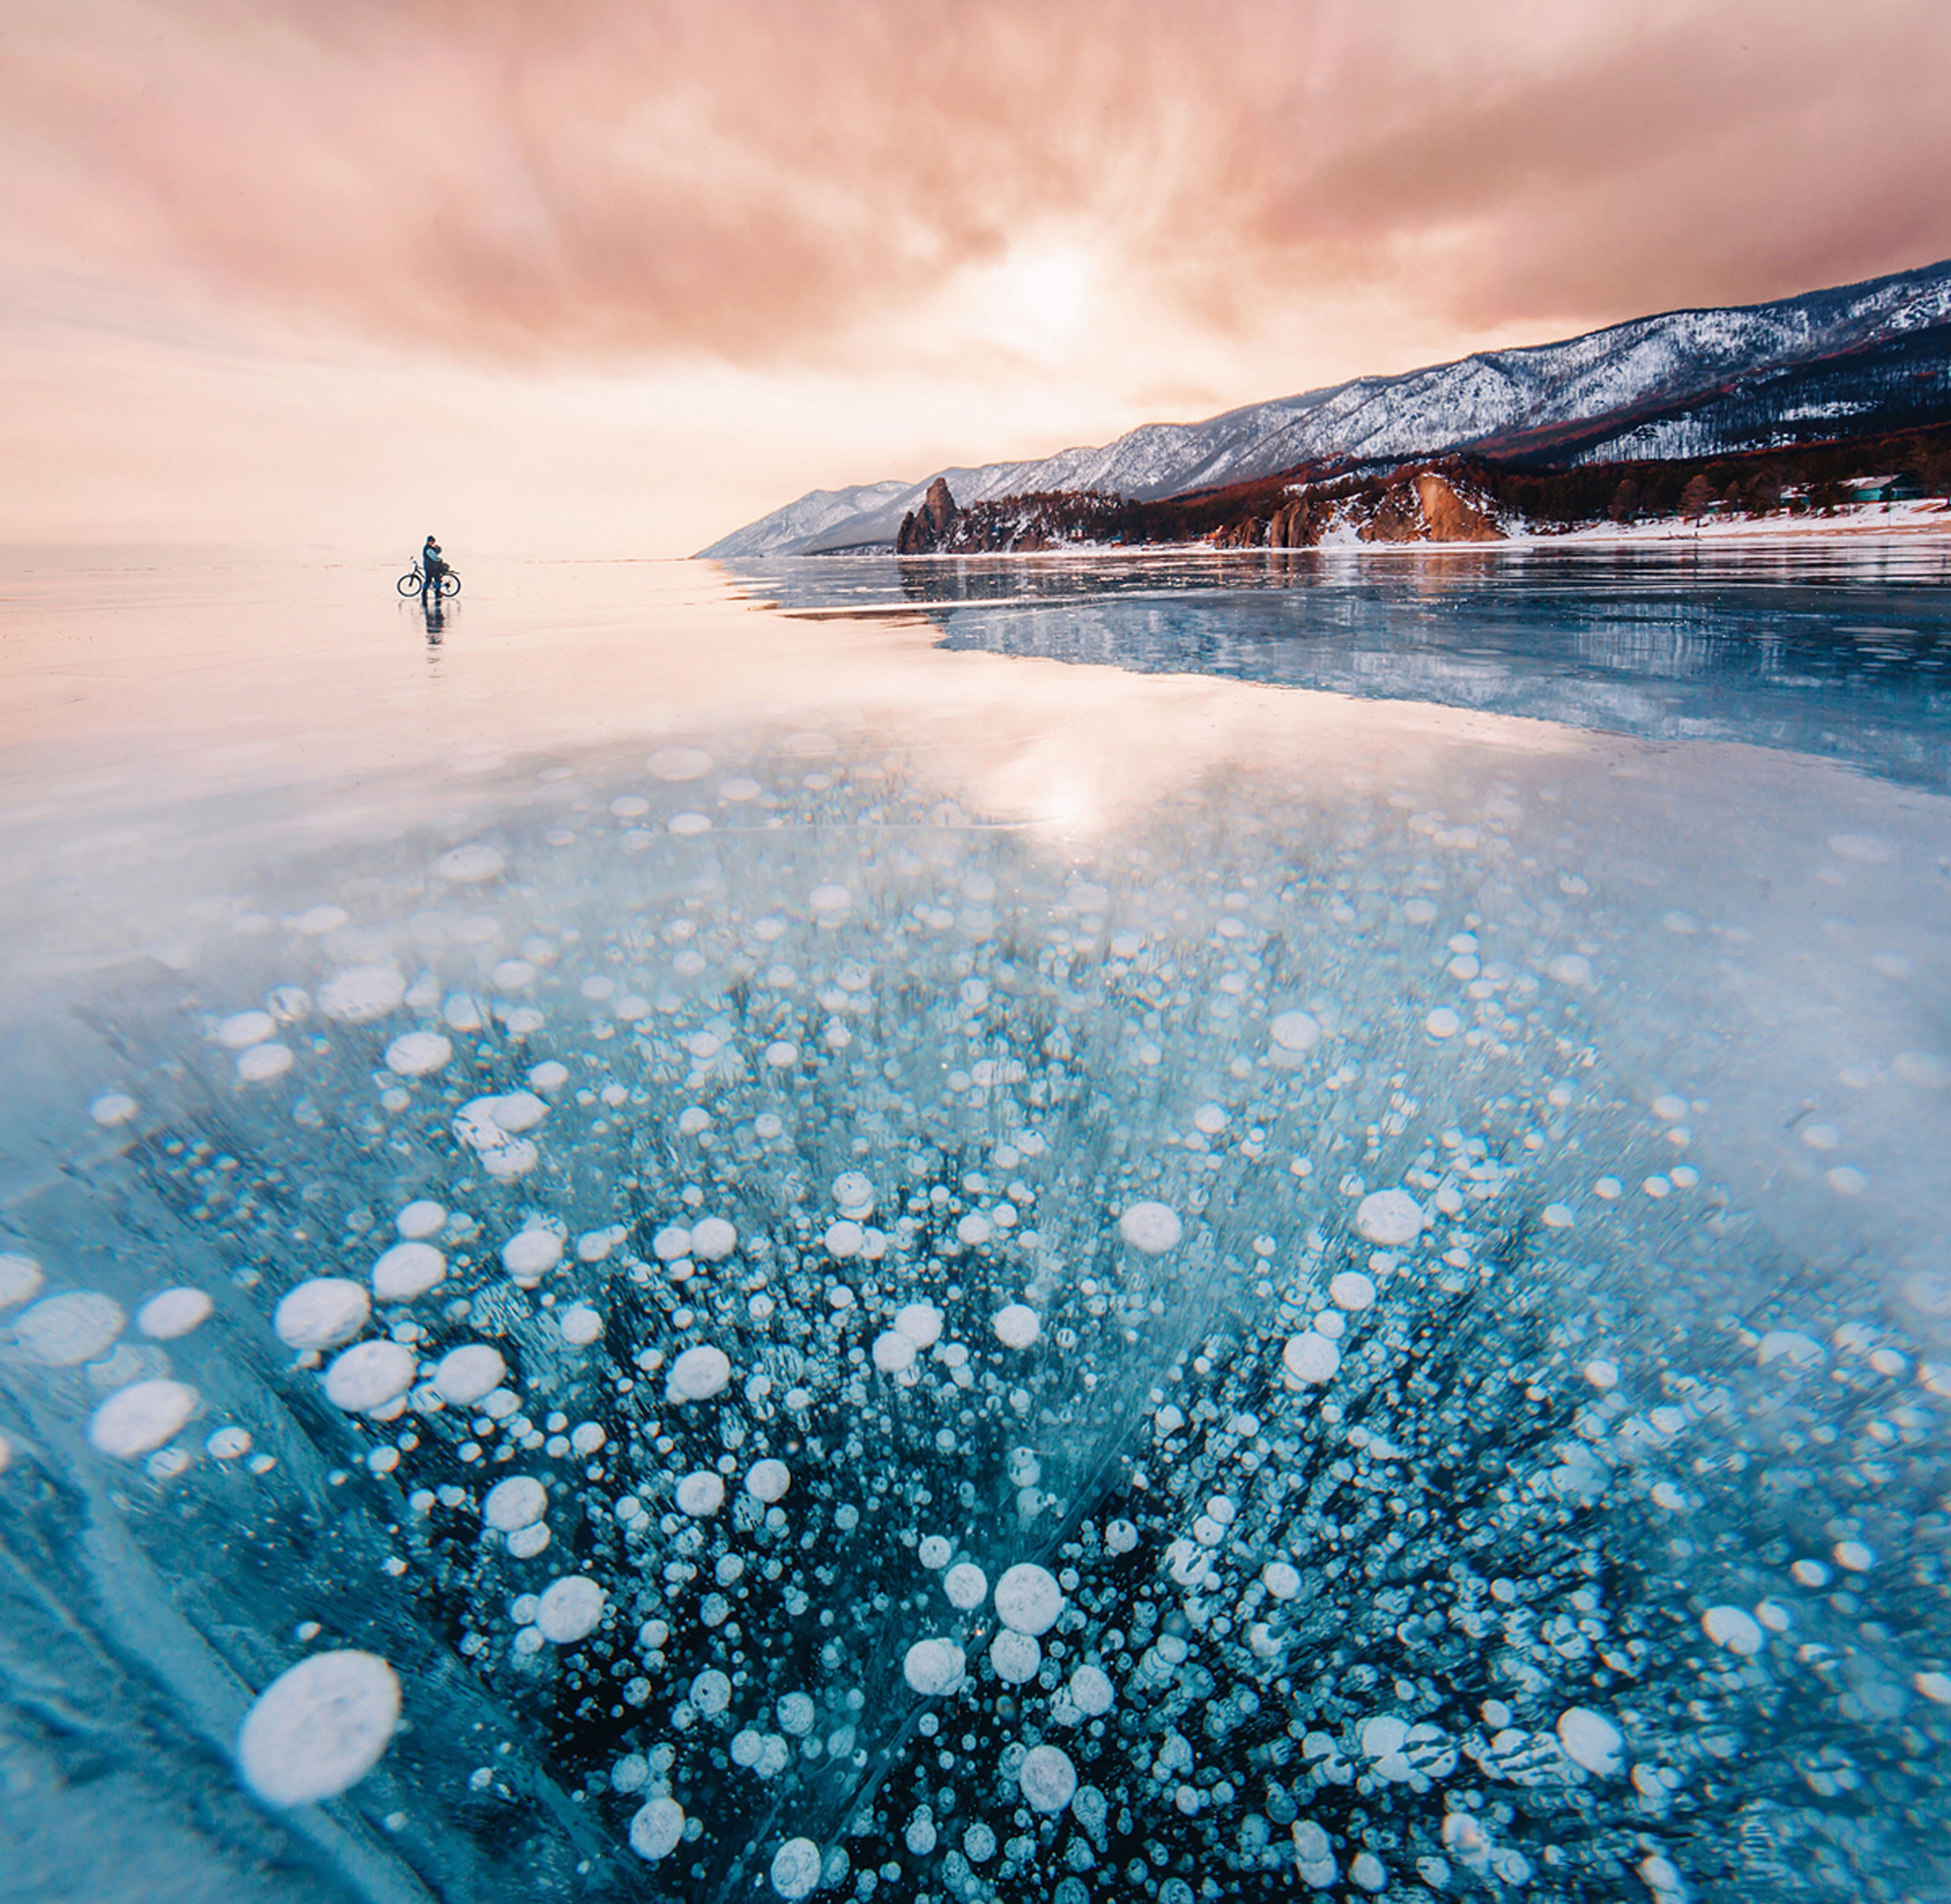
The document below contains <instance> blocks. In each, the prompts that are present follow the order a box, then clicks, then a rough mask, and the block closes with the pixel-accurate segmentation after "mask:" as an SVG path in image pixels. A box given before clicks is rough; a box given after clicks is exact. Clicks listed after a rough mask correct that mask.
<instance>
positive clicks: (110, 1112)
mask: <svg viewBox="0 0 1951 1904" xmlns="http://www.w3.org/2000/svg"><path fill="white" fill-rule="evenodd" d="M88 1114H89V1116H90V1117H92V1118H93V1119H95V1122H96V1123H98V1124H99V1125H101V1128H103V1129H104V1130H105V1131H108V1130H113V1129H114V1128H115V1126H116V1125H118V1124H126V1123H127V1122H129V1121H130V1119H131V1118H133V1116H135V1115H136V1100H135V1099H134V1098H133V1097H129V1096H127V1095H126V1094H125V1093H123V1092H122V1091H105V1092H104V1093H103V1094H102V1095H101V1097H98V1098H96V1099H95V1102H94V1103H92V1104H90V1105H89V1107H88Z"/></svg>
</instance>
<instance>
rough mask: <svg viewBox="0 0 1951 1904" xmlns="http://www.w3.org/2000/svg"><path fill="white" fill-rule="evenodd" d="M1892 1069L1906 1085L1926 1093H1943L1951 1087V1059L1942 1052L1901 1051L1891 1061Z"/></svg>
mask: <svg viewBox="0 0 1951 1904" xmlns="http://www.w3.org/2000/svg"><path fill="white" fill-rule="evenodd" d="M1890 1069H1892V1070H1893V1071H1894V1072H1896V1075H1898V1076H1899V1078H1902V1079H1903V1081H1904V1082H1905V1083H1906V1084H1907V1085H1920V1086H1921V1087H1922V1088H1924V1090H1926V1091H1942V1090H1943V1088H1945V1086H1946V1085H1951V1057H1945V1055H1944V1054H1943V1053H1942V1052H1940V1051H1899V1053H1897V1054H1896V1057H1893V1059H1891V1060H1890Z"/></svg>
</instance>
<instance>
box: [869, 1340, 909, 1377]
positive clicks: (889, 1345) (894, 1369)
mask: <svg viewBox="0 0 1951 1904" xmlns="http://www.w3.org/2000/svg"><path fill="white" fill-rule="evenodd" d="M915 1353H916V1350H915V1345H914V1341H913V1337H910V1336H906V1335H904V1334H902V1333H901V1331H900V1330H899V1329H883V1330H882V1331H881V1333H880V1334H879V1335H877V1336H876V1337H875V1338H874V1350H873V1354H874V1366H875V1367H876V1369H879V1370H880V1372H882V1375H899V1374H900V1373H901V1372H902V1370H903V1369H912V1368H913V1366H914V1360H915Z"/></svg>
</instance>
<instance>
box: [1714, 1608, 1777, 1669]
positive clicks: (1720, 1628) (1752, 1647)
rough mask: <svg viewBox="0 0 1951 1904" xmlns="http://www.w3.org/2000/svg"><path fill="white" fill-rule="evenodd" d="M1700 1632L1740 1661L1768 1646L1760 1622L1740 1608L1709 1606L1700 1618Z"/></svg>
mask: <svg viewBox="0 0 1951 1904" xmlns="http://www.w3.org/2000/svg"><path fill="white" fill-rule="evenodd" d="M1700 1630H1701V1631H1702V1632H1703V1633H1705V1634H1706V1636H1707V1637H1708V1638H1709V1639H1710V1640H1712V1641H1713V1642H1714V1643H1715V1645H1716V1646H1722V1647H1725V1649H1726V1650H1728V1652H1729V1653H1733V1654H1734V1656H1736V1657H1737V1659H1753V1657H1754V1656H1755V1655H1756V1653H1759V1652H1760V1651H1761V1650H1762V1647H1763V1646H1765V1645H1766V1644H1767V1643H1768V1636H1767V1635H1766V1634H1765V1633H1763V1632H1762V1629H1761V1623H1760V1622H1759V1621H1758V1620H1756V1618H1755V1617H1754V1616H1753V1615H1752V1614H1751V1613H1749V1612H1747V1611H1746V1610H1745V1609H1743V1608H1741V1607H1739V1606H1710V1607H1709V1608H1708V1609H1707V1610H1706V1612H1704V1613H1703V1614H1702V1615H1701V1616H1700Z"/></svg>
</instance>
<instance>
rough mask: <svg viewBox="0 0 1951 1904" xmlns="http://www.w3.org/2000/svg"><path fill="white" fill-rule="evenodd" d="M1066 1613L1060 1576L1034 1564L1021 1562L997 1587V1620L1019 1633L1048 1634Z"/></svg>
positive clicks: (1011, 1569) (1026, 1561)
mask: <svg viewBox="0 0 1951 1904" xmlns="http://www.w3.org/2000/svg"><path fill="white" fill-rule="evenodd" d="M1061 1612H1063V1588H1062V1587H1060V1586H1058V1584H1057V1576H1056V1575H1054V1574H1053V1573H1051V1572H1050V1571H1049V1570H1048V1569H1047V1568H1043V1567H1039V1566H1038V1565H1036V1563H1035V1562H1034V1561H1029V1560H1025V1561H1021V1562H1018V1564H1017V1565H1015V1566H1013V1567H1012V1568H1010V1570H1009V1572H1007V1573H1006V1574H1004V1576H1003V1577H1002V1578H1001V1579H1000V1580H999V1581H997V1583H996V1617H997V1618H998V1619H1000V1621H1001V1622H1003V1624H1004V1625H1005V1626H1007V1627H1008V1628H1011V1629H1012V1630H1013V1631H1015V1632H1018V1633H1028V1634H1039V1633H1047V1632H1048V1631H1050V1628H1052V1627H1053V1626H1054V1625H1056V1624H1057V1615H1059V1614H1060V1613H1061Z"/></svg>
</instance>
